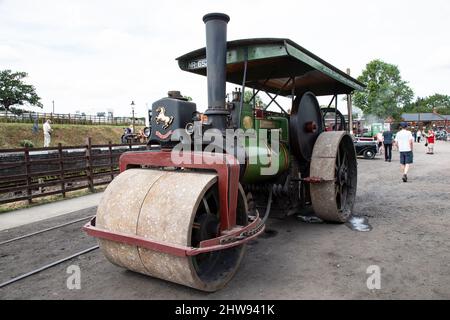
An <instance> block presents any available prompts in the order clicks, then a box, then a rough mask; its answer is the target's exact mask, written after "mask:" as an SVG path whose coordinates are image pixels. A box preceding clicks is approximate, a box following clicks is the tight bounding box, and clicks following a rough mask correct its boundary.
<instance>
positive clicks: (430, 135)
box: [424, 129, 435, 154]
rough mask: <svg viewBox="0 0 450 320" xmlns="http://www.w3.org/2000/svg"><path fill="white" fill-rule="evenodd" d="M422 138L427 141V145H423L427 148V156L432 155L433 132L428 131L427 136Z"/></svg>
mask: <svg viewBox="0 0 450 320" xmlns="http://www.w3.org/2000/svg"><path fill="white" fill-rule="evenodd" d="M424 136H425V137H426V139H427V144H426V145H425V146H426V147H428V152H427V154H434V140H435V136H434V131H433V130H431V129H430V130H428V134H424Z"/></svg>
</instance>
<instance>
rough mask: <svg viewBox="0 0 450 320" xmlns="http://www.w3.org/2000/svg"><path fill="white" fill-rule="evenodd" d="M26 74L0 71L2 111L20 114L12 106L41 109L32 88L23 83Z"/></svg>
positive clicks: (37, 97)
mask: <svg viewBox="0 0 450 320" xmlns="http://www.w3.org/2000/svg"><path fill="white" fill-rule="evenodd" d="M27 76H28V74H27V73H26V72H12V71H11V70H3V71H0V105H1V107H2V109H5V110H8V111H13V112H20V111H19V110H20V109H17V108H13V107H12V106H24V105H30V106H36V107H39V108H42V103H41V102H40V100H41V98H40V97H39V96H38V95H37V94H36V89H35V88H34V86H32V85H29V84H26V83H24V81H23V79H24V78H26V77H27Z"/></svg>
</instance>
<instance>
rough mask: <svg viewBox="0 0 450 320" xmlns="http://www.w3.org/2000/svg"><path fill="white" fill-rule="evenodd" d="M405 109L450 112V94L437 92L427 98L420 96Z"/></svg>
mask: <svg viewBox="0 0 450 320" xmlns="http://www.w3.org/2000/svg"><path fill="white" fill-rule="evenodd" d="M405 111H407V112H437V113H439V114H450V96H447V95H444V94H439V93H436V94H434V95H432V96H429V97H425V98H421V97H418V98H417V99H416V101H415V102H413V103H411V104H409V105H408V106H407V107H406V108H405Z"/></svg>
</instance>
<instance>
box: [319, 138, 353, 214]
mask: <svg viewBox="0 0 450 320" xmlns="http://www.w3.org/2000/svg"><path fill="white" fill-rule="evenodd" d="M310 176H311V177H320V178H323V179H324V180H325V181H324V182H321V183H314V184H311V189H310V190H311V202H312V206H313V209H314V211H315V213H316V215H317V216H318V217H319V218H321V219H323V220H325V221H330V222H346V221H347V220H348V219H349V218H350V216H351V214H352V211H353V205H354V203H355V197H356V185H357V163H356V154H355V147H354V145H353V139H352V138H351V136H350V135H348V134H347V133H345V132H344V131H333V132H323V133H322V134H321V135H320V136H319V138H318V139H317V141H316V143H315V145H314V150H313V155H312V159H311V170H310Z"/></svg>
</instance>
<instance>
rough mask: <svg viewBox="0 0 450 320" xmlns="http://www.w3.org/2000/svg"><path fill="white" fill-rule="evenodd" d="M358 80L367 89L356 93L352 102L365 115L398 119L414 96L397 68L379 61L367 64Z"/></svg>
mask: <svg viewBox="0 0 450 320" xmlns="http://www.w3.org/2000/svg"><path fill="white" fill-rule="evenodd" d="M358 80H359V81H361V82H363V83H365V84H366V85H367V88H366V90H364V91H359V92H356V93H355V94H354V99H353V101H354V104H355V106H357V107H358V108H360V109H361V110H362V111H363V112H364V114H365V115H374V116H377V117H379V118H381V119H385V118H387V117H389V116H392V117H393V118H399V117H400V115H401V113H402V111H403V108H404V107H405V106H407V105H409V104H410V103H411V101H412V99H413V96H414V92H413V91H412V89H411V88H410V87H409V86H408V85H407V82H406V81H404V80H402V78H401V76H400V70H399V69H398V67H397V66H395V65H392V64H389V63H386V62H383V61H381V60H373V61H371V62H369V63H368V64H367V65H366V69H365V70H364V71H363V73H362V74H361V75H360V76H359V77H358Z"/></svg>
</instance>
